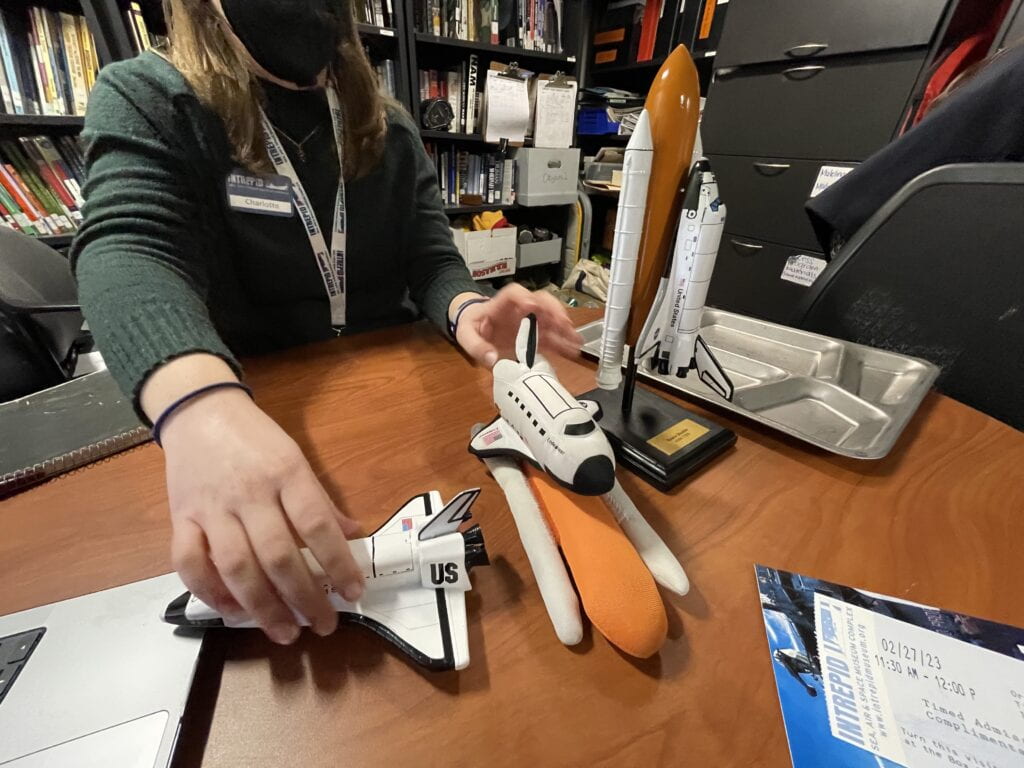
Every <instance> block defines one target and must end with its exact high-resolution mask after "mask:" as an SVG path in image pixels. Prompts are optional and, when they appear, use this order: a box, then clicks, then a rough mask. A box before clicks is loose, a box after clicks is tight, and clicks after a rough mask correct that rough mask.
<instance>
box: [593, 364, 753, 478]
mask: <svg viewBox="0 0 1024 768" xmlns="http://www.w3.org/2000/svg"><path fill="white" fill-rule="evenodd" d="M626 386H628V383H627V384H626ZM622 394H623V390H622V387H620V388H619V389H616V390H611V391H609V390H605V389H594V390H591V391H590V392H587V393H585V394H582V395H580V399H581V400H595V401H596V402H598V403H599V404H600V405H601V411H602V414H601V418H600V420H599V422H598V423H599V424H600V425H601V428H602V429H603V430H604V431H605V433H606V434H607V435H608V440H609V442H611V444H612V448H613V449H614V450H615V456H616V458H617V459H618V461H619V464H621V465H623V466H625V467H627V468H628V469H630V470H631V471H633V472H635V473H636V474H638V475H640V477H642V478H643V479H644V480H646V481H647V482H649V483H650V484H651V485H653V486H654V487H655V488H657V489H658V490H660V491H665V492H668V491H670V490H672V489H673V488H674V487H675V486H677V485H678V484H679V483H680V482H681V481H682V480H683V479H684V478H686V477H688V476H689V475H691V474H693V473H694V472H695V471H697V469H699V468H700V467H701V466H703V465H704V464H706V463H707V462H709V461H710V460H711V459H713V458H714V457H715V456H717V455H718V454H720V453H722V452H723V451H724V450H726V449H727V448H728V447H729V446H731V445H732V444H733V443H735V442H736V434H735V433H734V432H733V431H732V430H729V429H726V428H725V427H721V426H719V425H718V424H715V423H714V422H713V421H709V420H708V419H706V418H704V417H703V416H700V415H698V414H696V413H693V412H692V411H688V410H686V409H685V408H682V407H680V406H678V405H676V404H675V403H673V402H670V401H668V400H666V399H665V398H663V397H659V396H658V395H656V394H654V393H653V392H649V391H648V390H646V389H643V388H642V387H635V388H634V390H633V399H632V407H631V408H630V410H629V413H628V414H625V413H623V412H622Z"/></svg>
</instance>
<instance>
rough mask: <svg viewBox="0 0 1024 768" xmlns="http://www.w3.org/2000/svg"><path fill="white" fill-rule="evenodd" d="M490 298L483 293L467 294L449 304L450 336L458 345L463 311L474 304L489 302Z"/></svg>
mask: <svg viewBox="0 0 1024 768" xmlns="http://www.w3.org/2000/svg"><path fill="white" fill-rule="evenodd" d="M488 299H489V297H487V296H485V295H483V294H482V293H472V292H469V291H467V292H465V293H460V294H458V295H457V296H456V297H455V298H454V299H452V300H451V302H450V303H449V304H448V335H449V336H450V337H451V339H452V341H455V342H456V343H458V339H457V338H456V334H457V333H458V326H459V320H460V318H461V315H462V313H463V311H464V310H465V309H466V308H467V307H470V306H472V305H474V304H479V303H482V302H485V301H488Z"/></svg>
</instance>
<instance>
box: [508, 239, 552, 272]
mask: <svg viewBox="0 0 1024 768" xmlns="http://www.w3.org/2000/svg"><path fill="white" fill-rule="evenodd" d="M561 260H562V238H560V237H556V238H554V239H552V240H544V241H542V242H539V243H526V244H524V245H520V246H519V254H518V257H517V262H518V264H519V269H523V268H525V267H536V266H538V265H540V264H557V263H558V262H560V261H561Z"/></svg>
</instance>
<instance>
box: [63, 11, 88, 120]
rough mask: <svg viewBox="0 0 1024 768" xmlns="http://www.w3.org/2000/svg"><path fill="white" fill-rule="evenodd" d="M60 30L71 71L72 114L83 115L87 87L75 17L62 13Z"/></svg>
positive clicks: (86, 101)
mask: <svg viewBox="0 0 1024 768" xmlns="http://www.w3.org/2000/svg"><path fill="white" fill-rule="evenodd" d="M60 23H61V29H62V31H63V33H64V49H65V51H66V52H67V59H68V65H69V69H70V70H71V91H72V93H74V96H75V98H74V113H75V114H76V115H84V114H85V108H86V106H87V105H88V103H89V86H88V84H87V83H86V80H85V65H84V63H83V61H82V50H81V48H80V47H79V45H78V24H76V23H75V17H74V16H72V15H70V14H68V13H62V14H61V15H60Z"/></svg>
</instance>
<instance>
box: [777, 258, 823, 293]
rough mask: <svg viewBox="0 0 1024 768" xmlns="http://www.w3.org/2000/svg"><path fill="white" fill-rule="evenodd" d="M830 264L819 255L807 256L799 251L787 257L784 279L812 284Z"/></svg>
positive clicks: (783, 270)
mask: <svg viewBox="0 0 1024 768" xmlns="http://www.w3.org/2000/svg"><path fill="white" fill-rule="evenodd" d="M827 266H828V262H827V261H825V260H824V259H819V258H818V257H817V256H807V255H806V254H803V253H798V254H794V255H792V256H790V257H789V258H788V259H786V266H784V267H783V268H782V275H781V277H782V279H783V280H788V281H789V282H791V283H796V284H797V285H806V286H810V285H813V284H814V281H815V280H817V279H818V275H820V274H821V272H822V270H823V269H825V267H827Z"/></svg>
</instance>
